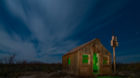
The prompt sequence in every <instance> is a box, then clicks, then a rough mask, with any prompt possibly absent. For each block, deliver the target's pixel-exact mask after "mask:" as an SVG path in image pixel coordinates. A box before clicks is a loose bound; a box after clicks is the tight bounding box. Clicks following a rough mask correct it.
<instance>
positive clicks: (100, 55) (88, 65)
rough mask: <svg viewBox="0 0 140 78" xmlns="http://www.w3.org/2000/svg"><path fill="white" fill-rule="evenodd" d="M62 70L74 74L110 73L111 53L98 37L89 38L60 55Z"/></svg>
mask: <svg viewBox="0 0 140 78" xmlns="http://www.w3.org/2000/svg"><path fill="white" fill-rule="evenodd" d="M62 63H63V70H64V71H66V72H68V73H71V74H74V75H81V76H82V75H87V76H91V75H98V74H100V75H105V74H111V73H112V65H111V53H110V52H109V51H108V50H107V49H106V48H105V47H104V46H103V45H102V44H101V42H100V40H99V39H94V40H91V41H89V42H87V43H85V44H83V45H81V46H79V47H77V48H74V49H73V50H71V51H70V52H68V53H66V54H64V56H63V57H62Z"/></svg>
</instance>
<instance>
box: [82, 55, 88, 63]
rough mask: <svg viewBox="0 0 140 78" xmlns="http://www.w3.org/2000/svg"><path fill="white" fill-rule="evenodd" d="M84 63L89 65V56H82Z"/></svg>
mask: <svg viewBox="0 0 140 78" xmlns="http://www.w3.org/2000/svg"><path fill="white" fill-rule="evenodd" d="M82 62H83V64H87V63H88V55H83V56H82Z"/></svg>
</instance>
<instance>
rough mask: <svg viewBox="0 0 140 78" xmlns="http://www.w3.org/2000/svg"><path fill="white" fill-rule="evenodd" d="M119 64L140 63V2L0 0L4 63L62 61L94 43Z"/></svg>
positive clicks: (0, 42) (0, 41) (0, 52)
mask: <svg viewBox="0 0 140 78" xmlns="http://www.w3.org/2000/svg"><path fill="white" fill-rule="evenodd" d="M112 31H114V32H115V34H116V35H117V36H118V42H119V47H117V48H116V57H117V62H121V63H132V62H139V61H140V0H0V61H2V60H5V59H6V58H8V57H9V56H11V55H13V54H16V57H15V60H16V61H23V60H26V61H29V62H31V61H41V62H46V63H58V62H61V59H62V55H63V54H65V53H67V52H68V51H69V50H71V49H73V48H75V47H77V46H79V45H81V44H83V43H85V42H87V41H90V40H92V39H95V38H99V39H100V41H101V42H102V44H103V45H104V46H105V47H106V48H107V49H108V50H109V51H110V52H111V53H112V47H111V46H110V41H111V37H112Z"/></svg>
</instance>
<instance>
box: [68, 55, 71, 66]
mask: <svg viewBox="0 0 140 78" xmlns="http://www.w3.org/2000/svg"><path fill="white" fill-rule="evenodd" d="M70 63H71V62H70V57H69V58H68V64H69V65H70Z"/></svg>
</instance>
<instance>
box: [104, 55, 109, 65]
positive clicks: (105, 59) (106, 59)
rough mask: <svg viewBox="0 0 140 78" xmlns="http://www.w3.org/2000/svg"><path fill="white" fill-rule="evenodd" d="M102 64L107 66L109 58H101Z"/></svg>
mask: <svg viewBox="0 0 140 78" xmlns="http://www.w3.org/2000/svg"><path fill="white" fill-rule="evenodd" d="M103 64H109V57H108V56H104V57H103Z"/></svg>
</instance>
